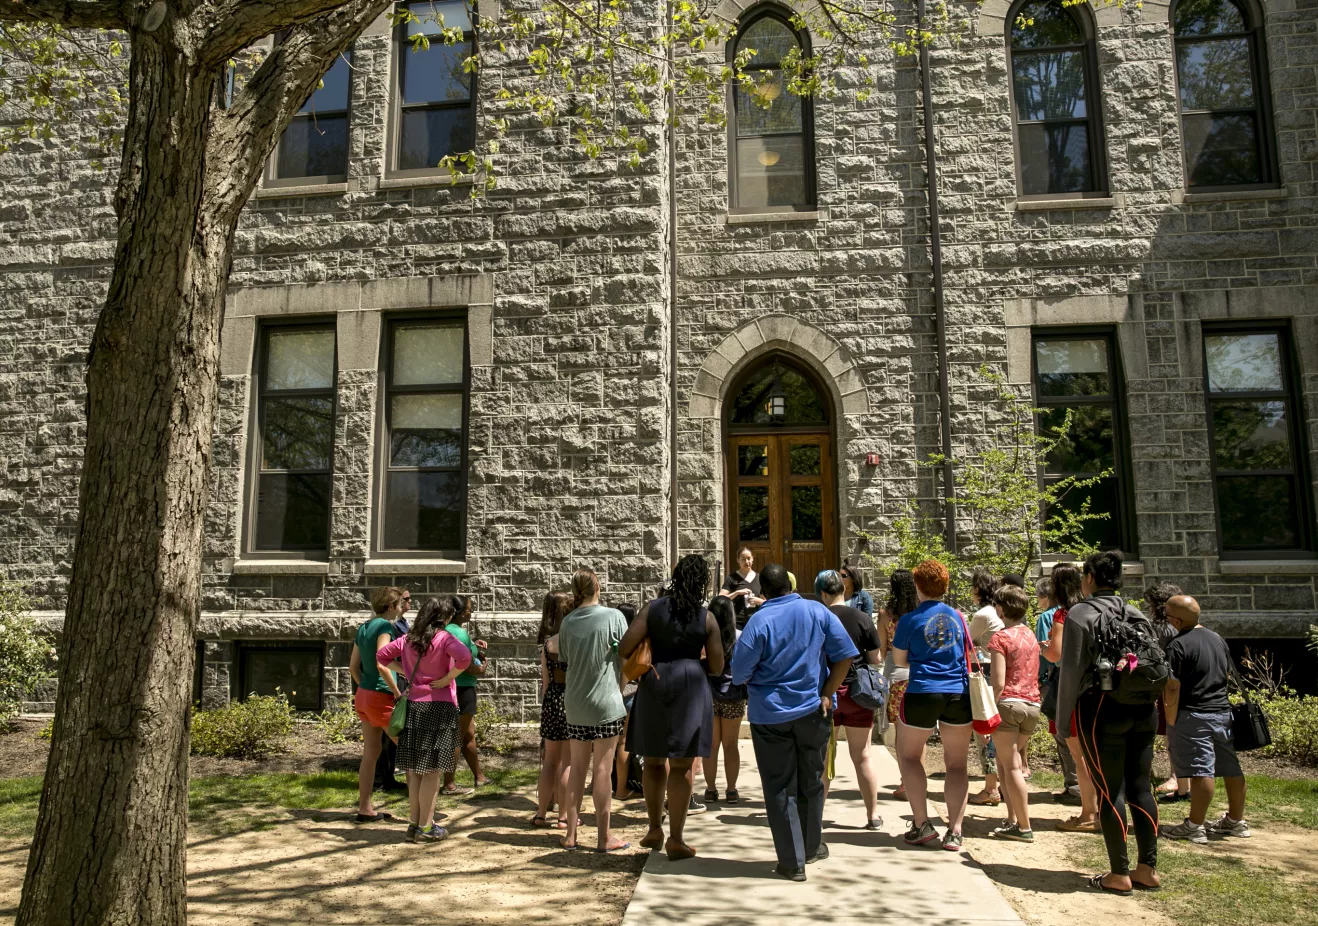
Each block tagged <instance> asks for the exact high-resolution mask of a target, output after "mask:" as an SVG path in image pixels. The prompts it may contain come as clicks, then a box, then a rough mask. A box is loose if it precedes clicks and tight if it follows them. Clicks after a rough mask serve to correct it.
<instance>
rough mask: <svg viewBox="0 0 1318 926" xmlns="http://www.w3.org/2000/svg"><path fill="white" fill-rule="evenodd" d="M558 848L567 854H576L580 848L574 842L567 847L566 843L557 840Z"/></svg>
mask: <svg viewBox="0 0 1318 926" xmlns="http://www.w3.org/2000/svg"><path fill="white" fill-rule="evenodd" d="M558 847H559V848H560V849H566V850H567V851H569V852H576V851H577V850H578V849H580V848H581V846H579V845H577V844H576V843H575V842H574V843H572V845H570V846H569V845H568V844H567V843H565V842H563V840H561V839H560V840H558Z"/></svg>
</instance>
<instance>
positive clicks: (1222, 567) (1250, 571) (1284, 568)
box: [1217, 559, 1318, 576]
mask: <svg viewBox="0 0 1318 926" xmlns="http://www.w3.org/2000/svg"><path fill="white" fill-rule="evenodd" d="M1217 570H1218V572H1220V573H1221V574H1222V575H1224V576H1266V575H1276V576H1311V575H1318V559H1221V560H1218V561H1217Z"/></svg>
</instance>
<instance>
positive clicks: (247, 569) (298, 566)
mask: <svg viewBox="0 0 1318 926" xmlns="http://www.w3.org/2000/svg"><path fill="white" fill-rule="evenodd" d="M233 573H234V575H239V576H327V575H329V563H328V562H325V561H323V560H314V559H240V560H236V561H235V562H234V564H233Z"/></svg>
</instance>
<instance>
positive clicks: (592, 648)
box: [558, 567, 631, 852]
mask: <svg viewBox="0 0 1318 926" xmlns="http://www.w3.org/2000/svg"><path fill="white" fill-rule="evenodd" d="M572 600H573V603H574V604H575V605H576V607H575V609H574V610H573V611H572V613H570V614H569V615H568V616H567V617H565V618H563V626H562V628H561V629H560V630H559V631H558V651H559V657H560V658H561V659H562V660H563V661H564V662H566V663H567V687H566V690H565V691H564V694H563V707H564V712H565V713H566V714H567V735H568V741H569V748H570V750H571V767H572V771H571V774H570V775H569V776H568V795H567V835H566V836H565V837H564V838H563V839H562V840H560V844H561V845H562V846H563V848H565V849H575V848H577V823H578V821H579V819H580V808H581V800H582V798H583V797H584V792H585V789H586V768H587V764H590V766H591V768H592V769H593V775H594V780H593V785H592V792H593V793H592V797H593V798H594V803H595V821H596V826H597V828H598V831H599V841H598V843H597V850H598V851H600V852H617V851H619V850H621V849H627V848H629V847H630V846H631V843H626V842H623V841H622V840H621V839H618V838H617V837H610V835H609V808H610V805H611V804H612V801H613V793H612V787H611V784H610V781H609V772H610V770H611V768H612V765H613V753H614V750H615V749H617V746H618V734H620V733H622V727H623V723H624V721H625V720H626V719H627V709H626V708H625V707H624V706H623V703H622V684H621V681H622V667H621V665H620V663H619V661H618V641H619V640H621V639H622V636H623V634H624V633H626V632H627V619H626V618H624V617H623V616H622V612H621V611H618V610H616V609H614V608H606V607H603V606H602V605H601V604H600V580H599V576H597V575H595V570H593V569H590V568H587V567H583V568H581V569H578V570H577V571H576V572H575V573H574V574H573V576H572Z"/></svg>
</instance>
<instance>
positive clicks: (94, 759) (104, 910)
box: [18, 30, 232, 926]
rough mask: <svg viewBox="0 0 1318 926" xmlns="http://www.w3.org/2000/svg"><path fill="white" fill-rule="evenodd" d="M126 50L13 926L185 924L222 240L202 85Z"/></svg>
mask: <svg viewBox="0 0 1318 926" xmlns="http://www.w3.org/2000/svg"><path fill="white" fill-rule="evenodd" d="M160 31H161V34H160V35H158V36H154V35H145V34H141V33H136V34H134V35H133V36H132V39H133V53H132V58H131V62H130V94H131V98H130V108H129V115H128V123H127V125H126V127H125V140H124V155H123V158H122V166H121V171H122V172H121V175H120V179H119V185H118V190H117V193H116V206H117V210H118V214H119V230H118V231H119V240H118V246H117V250H116V254H115V264H114V272H113V277H112V280H111V283H110V290H109V294H108V297H107V299H106V303H105V307H104V309H103V310H102V312H101V316H100V319H99V321H98V323H97V326H96V331H95V334H94V336H93V340H92V347H91V353H90V357H89V363H88V371H87V377H88V383H87V385H88V398H87V444H86V451H85V454H84V459H83V472H82V482H81V489H80V497H79V508H80V512H81V520H80V523H79V528H78V534H77V541H76V548H75V554H74V560H73V575H72V579H71V581H70V584H69V601H68V605H67V608H66V611H65V623H64V633H63V639H62V641H61V643H62V645H61V669H60V684H59V694H58V700H57V701H56V708H55V728H54V735H53V738H52V743H51V753H50V759H49V763H48V765H47V770H46V780H45V786H44V788H43V790H42V796H41V809H40V813H39V816H38V819H37V830H36V836H35V839H34V841H33V845H32V851H31V854H30V856H29V858H28V867H27V876H26V880H25V882H24V885H23V900H22V904H21V906H20V908H19V915H18V923H19V924H20V926H38V924H41V926H47V924H50V926H54V924H57V923H58V924H71V923H77V924H101V923H115V924H120V923H122V924H130V923H132V924H148V923H149V924H171V923H183V922H185V920H186V891H185V875H186V847H187V846H186V836H187V781H188V767H187V763H188V725H187V716H188V691H189V687H190V685H191V678H192V664H193V658H194V650H193V647H194V644H193V639H194V635H195V631H196V615H197V604H198V601H199V591H200V578H201V577H200V551H201V529H202V514H203V511H204V508H205V499H206V492H205V487H206V478H207V471H208V467H209V463H210V446H211V432H212V426H213V422H214V417H215V407H216V390H217V374H218V364H219V341H220V321H221V318H222V316H223V308H224V287H225V278H226V277H227V275H228V271H229V264H230V251H231V241H232V228H231V227H230V228H221V227H216V226H214V225H213V224H212V223H211V222H210V221H209V219H208V217H207V216H205V215H203V214H202V213H201V205H202V202H203V199H204V196H203V193H204V179H205V169H206V165H205V151H206V138H207V134H208V127H209V122H210V108H211V97H212V94H213V88H214V82H215V80H214V75H198V74H196V73H194V71H193V68H192V65H191V63H190V62H189V61H188V60H187V57H186V56H185V55H184V54H183V53H182V51H181V50H180V49H179V48H176V47H173V45H172V43H171V36H170V34H169V33H168V32H167V31H166V30H160Z"/></svg>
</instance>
